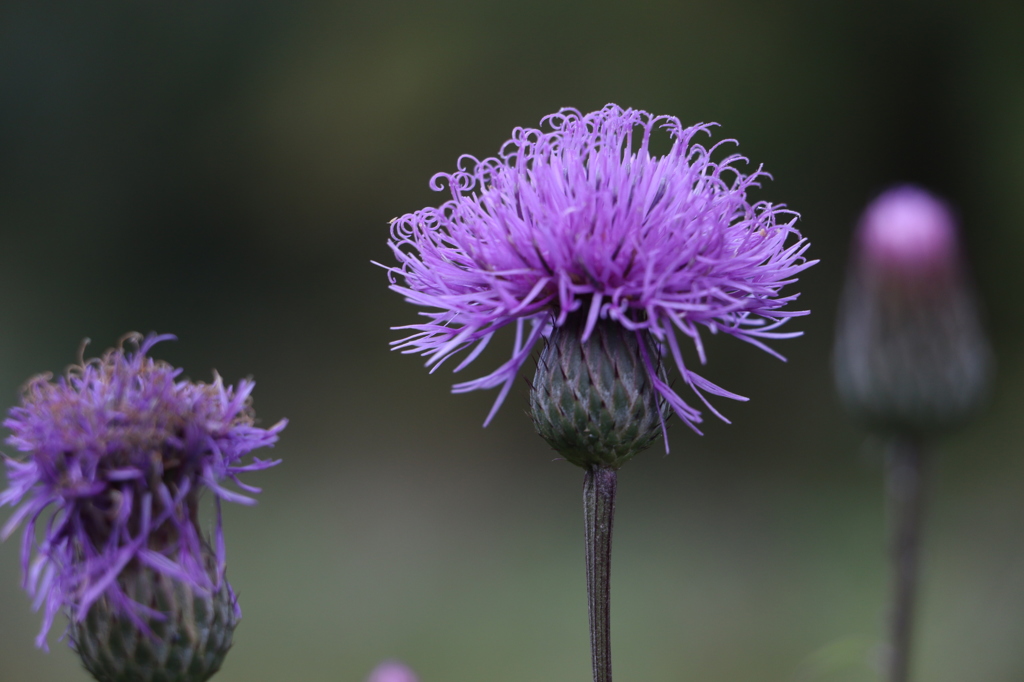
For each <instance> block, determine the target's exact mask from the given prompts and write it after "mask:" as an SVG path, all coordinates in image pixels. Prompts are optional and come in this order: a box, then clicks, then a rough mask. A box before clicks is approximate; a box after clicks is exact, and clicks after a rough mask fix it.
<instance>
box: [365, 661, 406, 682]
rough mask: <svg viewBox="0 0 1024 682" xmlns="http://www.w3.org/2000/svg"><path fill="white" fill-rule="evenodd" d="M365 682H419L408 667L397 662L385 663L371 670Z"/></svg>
mask: <svg viewBox="0 0 1024 682" xmlns="http://www.w3.org/2000/svg"><path fill="white" fill-rule="evenodd" d="M366 682H419V678H418V677H416V673H414V672H413V671H412V669H411V668H409V666H407V665H405V664H403V663H399V662H398V661H385V662H383V663H381V664H380V665H378V666H377V667H376V668H374V669H373V672H372V673H370V676H369V677H368V678H367V679H366Z"/></svg>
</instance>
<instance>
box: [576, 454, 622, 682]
mask: <svg viewBox="0 0 1024 682" xmlns="http://www.w3.org/2000/svg"><path fill="white" fill-rule="evenodd" d="M615 483H616V473H615V469H613V468H612V467H604V466H599V467H591V468H589V469H587V473H586V474H585V475H584V477H583V517H584V525H585V528H586V555H587V601H588V606H589V608H590V654H591V657H592V660H593V666H594V682H612V643H611V620H610V618H609V602H610V596H611V592H610V586H609V581H610V577H611V568H612V521H613V520H614V517H615Z"/></svg>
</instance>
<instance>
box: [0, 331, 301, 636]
mask: <svg viewBox="0 0 1024 682" xmlns="http://www.w3.org/2000/svg"><path fill="white" fill-rule="evenodd" d="M173 338H174V337H173V336H169V335H163V336H156V335H150V336H149V337H148V338H145V339H143V338H142V337H141V335H138V334H132V335H129V336H127V337H126V338H125V340H123V341H122V344H121V345H120V346H119V347H118V348H114V349H111V350H109V351H107V352H106V353H105V354H104V355H103V356H102V357H100V358H94V359H91V360H87V361H83V362H81V363H80V364H79V365H75V366H73V367H71V368H70V369H69V370H68V372H67V374H66V375H65V376H63V377H60V378H58V379H57V380H56V381H54V380H52V378H51V376H50V375H40V376H37V377H35V378H34V379H32V380H30V381H29V382H28V383H27V384H26V385H25V387H24V389H23V394H22V400H21V405H20V406H19V407H14V408H12V409H11V411H10V416H9V417H8V418H7V419H6V420H5V421H4V426H6V427H7V428H8V429H10V430H11V433H12V435H11V436H10V437H9V438H8V439H7V442H8V444H10V445H11V446H13V447H15V448H16V449H18V450H20V451H21V452H24V453H28V457H27V458H26V459H24V460H23V461H20V460H18V459H13V458H7V460H6V464H7V476H8V479H9V485H8V487H7V488H6V489H5V490H3V492H0V506H2V505H11V506H14V507H16V509H15V511H14V513H13V514H12V515H11V517H10V519H9V520H8V521H7V523H6V524H5V526H4V527H3V530H2V536H3V537H4V538H7V537H9V536H10V535H11V534H12V533H13V532H14V530H15V529H16V528H17V527H18V526H19V525H20V524H22V523H25V530H24V536H23V541H22V569H23V572H24V587H25V589H26V590H27V591H28V593H29V594H30V595H31V596H32V597H33V598H34V600H35V607H36V608H37V609H38V608H42V609H43V613H44V616H43V628H42V631H41V632H40V634H39V638H38V639H37V644H38V645H39V646H41V647H45V641H46V640H45V637H46V633H47V631H48V630H49V629H50V627H51V626H52V624H53V621H54V618H55V616H56V615H57V614H58V613H59V612H61V611H62V610H64V611H65V612H66V613H67V614H68V616H69V617H70V618H72V619H77V620H81V619H83V618H84V617H85V615H86V613H87V612H88V610H89V607H90V606H91V605H92V604H93V603H95V602H96V601H97V600H98V599H99V598H100V597H101V596H105V597H106V598H107V600H108V601H109V602H110V603H111V604H113V605H114V607H115V608H118V609H120V610H121V611H122V612H123V614H124V617H125V618H126V619H129V620H131V621H133V622H135V623H136V624H137V625H138V626H139V627H140V628H141V629H142V630H143V631H146V621H147V620H148V619H151V618H158V619H159V618H161V614H159V613H154V612H152V609H151V608H150V607H149V606H148V605H143V604H139V603H136V602H134V601H133V600H132V599H131V598H130V597H128V596H127V595H126V594H125V592H124V591H123V589H122V588H121V585H120V584H119V581H118V579H117V578H118V576H119V575H120V574H121V572H122V571H123V570H125V569H126V567H131V566H135V567H139V568H148V569H150V570H152V571H155V572H157V573H162V574H165V575H167V576H169V577H170V578H172V579H175V580H179V581H183V582H185V583H186V584H188V585H190V586H191V587H192V589H193V590H194V591H197V592H199V593H212V592H214V591H217V590H219V589H221V582H222V581H223V580H224V562H225V559H224V541H223V536H222V533H221V520H220V501H221V500H227V501H230V502H239V503H242V504H250V503H253V502H254V500H253V498H251V497H249V496H247V495H243V494H240V493H238V492H235V491H232V490H230V489H229V488H227V487H225V483H226V482H232V483H234V484H235V485H237V486H238V487H239V488H241V489H242V490H244V491H247V492H249V493H256V492H259V489H258V488H254V487H252V486H249V485H246V484H244V483H242V482H241V481H239V480H238V476H239V474H241V473H243V472H247V471H256V470H260V469H266V468H268V467H271V466H274V465H275V464H277V463H278V461H267V460H260V459H255V458H254V459H253V460H252V461H250V462H249V463H242V461H241V460H242V459H243V457H245V455H247V454H248V453H250V452H251V451H252V450H255V449H256V448H261V447H265V446H269V445H273V444H274V442H275V441H277V438H278V433H280V431H281V430H282V429H283V428H284V427H285V424H286V421H285V420H282V421H280V422H278V423H277V424H275V425H274V426H272V427H270V428H269V429H264V428H260V427H257V426H255V425H254V415H253V411H252V407H251V399H250V393H251V392H252V389H253V382H252V381H250V380H242V381H240V382H239V383H238V385H237V386H236V387H232V386H225V385H224V382H223V381H222V380H221V378H220V377H219V376H216V375H215V377H214V381H213V383H210V384H204V383H197V382H191V381H188V380H183V379H181V378H180V375H181V372H182V370H181V369H177V368H175V367H173V366H171V365H169V364H168V363H166V362H162V361H158V360H154V359H152V358H150V357H148V355H147V353H148V352H149V350H150V349H151V348H152V347H153V345H154V344H156V343H157V342H159V341H163V340H167V339H173ZM126 343H127V344H128V345H129V347H130V349H129V350H126V349H125V348H124V344H126ZM132 347H133V349H131V348H132ZM206 489H208V490H210V491H211V492H212V493H213V496H214V499H215V506H216V521H215V526H214V537H213V538H212V546H211V539H210V538H208V537H206V536H205V534H204V533H203V532H202V531H201V530H200V528H199V526H198V518H197V517H198V499H199V495H200V493H201V492H202V491H203V490H206ZM48 509H49V510H50V513H46V512H47V510H48ZM40 530H41V534H39V533H38V531H40ZM37 534H39V535H40V539H38V540H37ZM210 557H214V558H215V562H216V565H215V566H210V565H209V564H210Z"/></svg>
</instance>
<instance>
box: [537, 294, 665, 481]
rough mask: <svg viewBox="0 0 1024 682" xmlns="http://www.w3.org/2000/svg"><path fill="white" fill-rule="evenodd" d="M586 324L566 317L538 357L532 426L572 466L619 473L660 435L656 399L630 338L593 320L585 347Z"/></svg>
mask: <svg viewBox="0 0 1024 682" xmlns="http://www.w3.org/2000/svg"><path fill="white" fill-rule="evenodd" d="M585 322H586V320H585V317H584V316H583V315H581V314H580V313H575V314H572V315H569V317H568V318H567V319H566V321H565V324H563V325H562V326H561V327H556V328H555V329H554V330H553V331H552V332H551V337H550V338H549V339H548V342H547V345H545V346H544V350H543V351H541V354H540V358H539V359H538V361H537V372H536V374H535V375H534V378H533V388H532V390H531V391H530V406H531V408H532V412H533V423H534V425H535V426H536V427H537V432H538V433H540V435H541V437H543V438H544V440H546V441H547V442H548V443H549V444H550V445H551V447H553V448H554V449H555V450H557V451H558V453H559V454H561V455H562V456H563V457H565V459H567V460H568V461H570V462H572V463H573V464H575V465H576V466H580V467H583V468H585V469H589V468H593V467H612V468H618V467H620V466H621V465H622V464H624V463H625V462H626V461H627V460H629V459H630V458H631V457H633V455H635V454H637V453H638V452H640V451H642V450H644V449H646V448H647V447H648V446H649V445H650V444H651V443H652V442H653V441H654V439H655V438H657V437H658V435H659V434H660V433H661V418H660V416H659V414H658V394H657V392H656V391H655V390H654V387H653V386H652V385H651V380H650V377H649V375H648V371H647V369H646V367H645V363H644V360H643V356H642V355H641V349H640V344H639V342H638V340H637V334H636V332H633V331H629V330H627V329H626V328H625V327H623V326H622V325H621V324H618V323H617V322H610V321H607V320H598V321H597V323H596V324H595V325H594V329H593V331H592V333H591V334H590V338H588V339H587V340H586V341H584V340H583V330H584V326H585ZM644 335H645V336H646V334H644ZM645 343H647V348H646V352H647V353H648V354H649V357H650V356H652V355H653V354H654V353H653V350H652V349H651V345H650V344H649V343H648V342H647V341H646V340H645Z"/></svg>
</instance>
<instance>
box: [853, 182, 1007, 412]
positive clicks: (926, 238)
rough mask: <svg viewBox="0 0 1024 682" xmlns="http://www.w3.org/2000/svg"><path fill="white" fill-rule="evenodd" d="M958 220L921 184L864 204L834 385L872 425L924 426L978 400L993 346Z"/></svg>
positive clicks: (969, 410)
mask: <svg viewBox="0 0 1024 682" xmlns="http://www.w3.org/2000/svg"><path fill="white" fill-rule="evenodd" d="M963 260H964V259H963V257H962V255H961V250H960V244H959V238H958V235H957V228H956V223H955V221H954V218H953V216H952V214H951V212H950V210H949V208H948V207H947V206H946V204H945V203H944V202H942V201H940V200H939V199H937V198H935V197H933V196H932V195H931V194H929V193H927V192H925V191H924V190H922V189H918V188H916V187H897V188H895V189H892V190H889V191H888V192H885V193H884V194H882V195H881V196H880V197H878V198H877V199H876V200H875V201H874V202H872V203H871V204H870V205H869V206H868V208H867V209H866V210H865V212H864V215H863V216H862V218H861V221H860V224H859V226H858V228H857V232H856V234H855V237H854V244H853V256H852V259H851V263H850V270H849V273H848V277H847V282H846V288H845V291H844V295H843V300H842V305H841V309H840V312H839V320H838V328H837V334H836V347H835V375H836V384H837V387H838V389H839V393H840V395H841V397H842V399H843V401H844V402H845V403H846V404H847V406H848V407H849V408H850V409H851V410H852V411H853V412H855V413H856V414H857V415H858V416H860V417H861V418H863V419H864V420H865V421H867V422H868V423H869V424H870V425H872V426H875V427H878V428H883V429H891V430H897V431H909V432H922V431H928V430H934V429H938V428H941V427H944V426H948V425H952V424H955V423H956V422H958V421H961V420H962V419H963V418H964V417H965V416H967V415H968V414H969V413H970V412H971V411H972V410H973V409H974V408H976V407H977V406H978V404H979V403H980V402H981V399H982V398H983V396H984V393H985V389H986V387H987V381H988V373H989V367H990V364H991V353H990V350H989V346H988V342H987V340H986V338H985V335H984V333H983V331H982V327H981V323H980V320H979V315H978V310H977V305H976V301H975V297H974V294H973V291H972V289H971V286H970V283H969V281H968V277H967V272H966V267H965V263H964V262H963Z"/></svg>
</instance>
